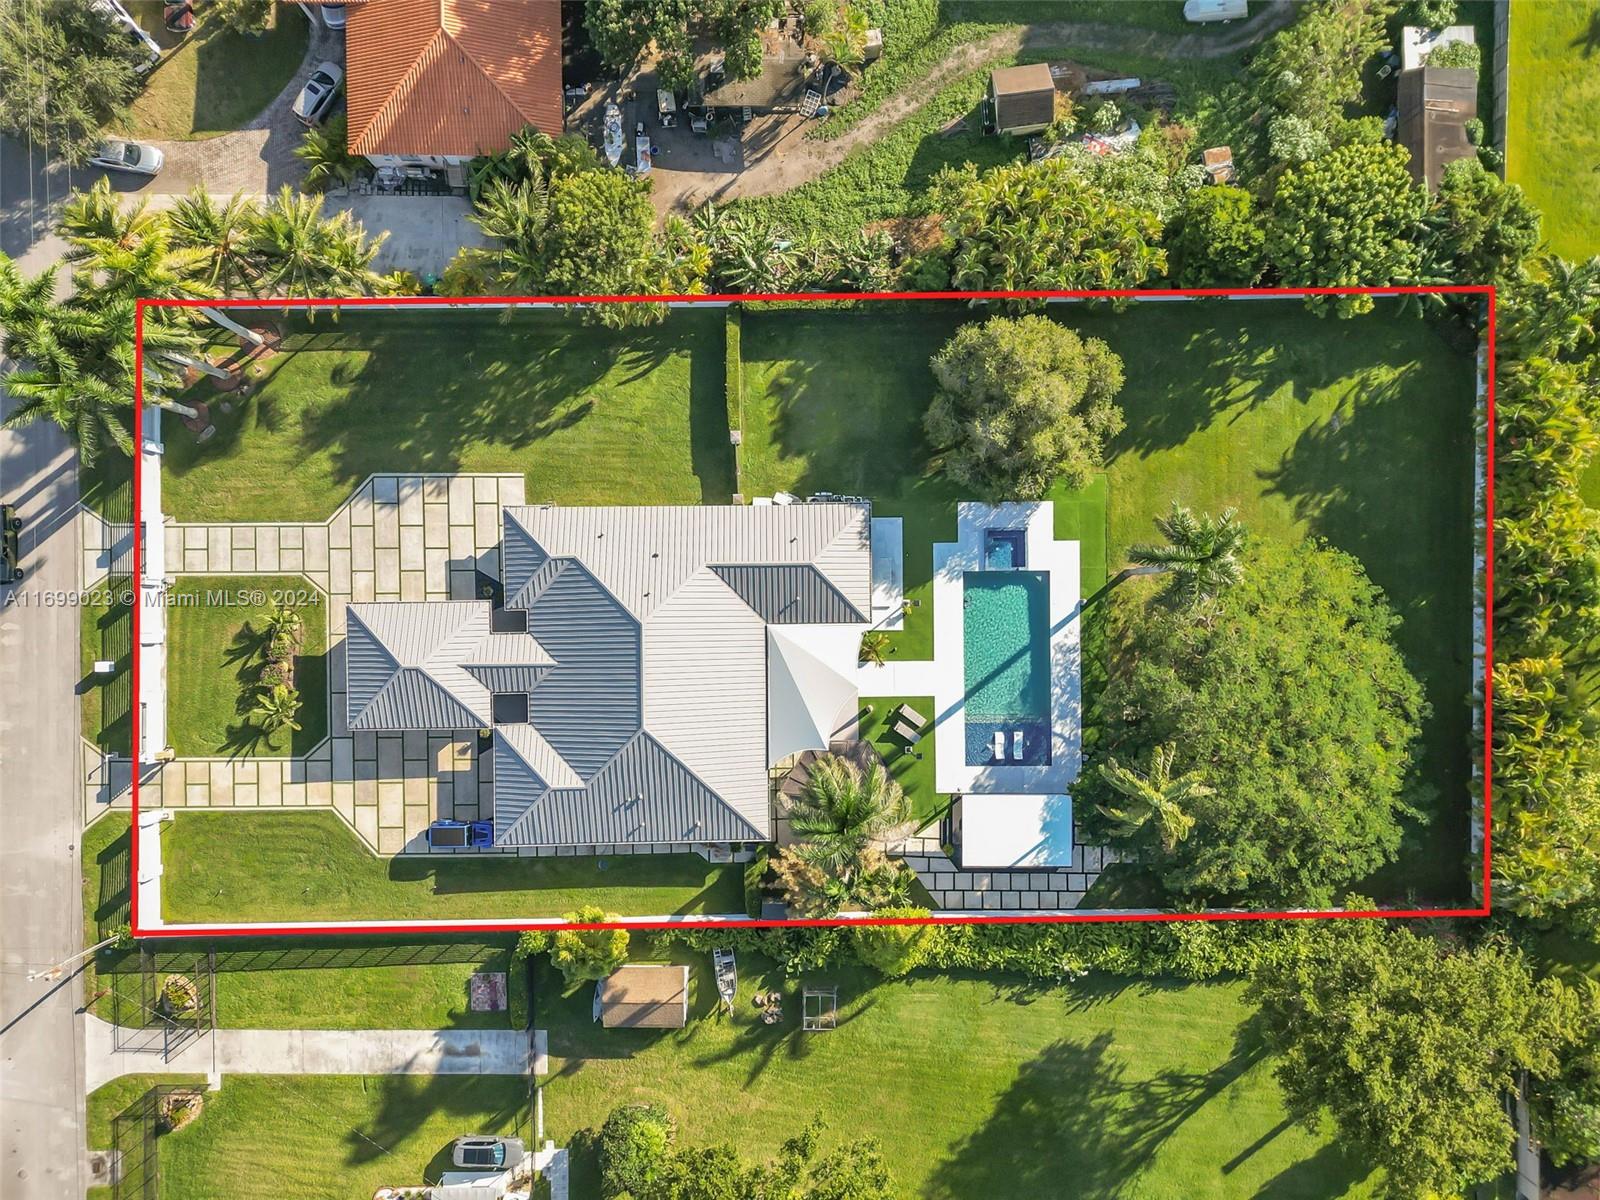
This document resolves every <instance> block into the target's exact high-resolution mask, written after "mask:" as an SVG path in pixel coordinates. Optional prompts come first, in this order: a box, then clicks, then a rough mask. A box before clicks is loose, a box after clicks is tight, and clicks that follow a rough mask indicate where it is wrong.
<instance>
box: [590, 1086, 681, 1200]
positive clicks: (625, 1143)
mask: <svg viewBox="0 0 1600 1200" xmlns="http://www.w3.org/2000/svg"><path fill="white" fill-rule="evenodd" d="M672 1138H673V1125H672V1118H671V1117H669V1116H667V1110H666V1109H664V1108H662V1107H661V1106H660V1105H659V1104H629V1105H627V1106H626V1107H623V1108H618V1109H614V1110H613V1111H612V1113H611V1115H610V1116H608V1117H607V1118H606V1120H605V1124H603V1125H602V1126H600V1138H599V1143H600V1144H599V1158H600V1195H601V1196H603V1197H606V1198H607V1200H615V1198H617V1197H625V1196H632V1195H644V1194H645V1189H646V1187H648V1185H649V1183H650V1180H651V1179H652V1178H653V1177H654V1176H655V1173H656V1172H657V1171H658V1170H660V1168H661V1164H662V1161H663V1160H664V1159H665V1158H666V1157H667V1154H668V1153H669V1152H670V1150H671V1149H672Z"/></svg>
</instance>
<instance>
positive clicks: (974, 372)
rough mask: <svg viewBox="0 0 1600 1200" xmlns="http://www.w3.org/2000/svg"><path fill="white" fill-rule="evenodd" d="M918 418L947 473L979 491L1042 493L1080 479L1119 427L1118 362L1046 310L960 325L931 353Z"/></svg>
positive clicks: (1108, 350) (1104, 348)
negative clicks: (925, 398)
mask: <svg viewBox="0 0 1600 1200" xmlns="http://www.w3.org/2000/svg"><path fill="white" fill-rule="evenodd" d="M932 365H933V377H934V380H935V381H936V382H937V383H938V385H939V390H938V392H937V393H936V394H935V395H934V398H933V403H932V404H931V405H929V407H928V411H927V414H926V416H925V417H924V425H925V427H926V429H927V432H928V437H929V439H930V440H931V441H932V442H933V444H934V445H935V446H938V447H940V448H942V450H943V454H942V456H941V462H942V465H943V468H944V470H945V472H946V473H947V474H948V475H949V476H950V477H951V478H952V479H954V480H955V481H956V482H957V483H959V484H961V485H963V486H965V487H969V488H972V489H973V490H975V491H977V492H979V493H980V494H982V495H986V496H1002V497H1013V498H1014V497H1018V496H1021V497H1026V498H1029V499H1035V498H1038V497H1040V496H1043V495H1045V494H1046V493H1047V492H1048V491H1049V490H1050V489H1051V487H1052V486H1054V484H1055V482H1056V481H1057V480H1058V479H1061V480H1065V481H1066V483H1067V484H1068V485H1070V486H1072V487H1082V486H1083V485H1084V484H1085V483H1086V482H1088V478H1089V474H1090V472H1092V471H1094V470H1095V469H1096V468H1098V467H1099V466H1100V464H1101V462H1102V460H1103V458H1104V455H1105V447H1106V442H1107V440H1108V439H1110V438H1111V437H1112V436H1114V435H1115V434H1116V433H1117V432H1118V431H1119V430H1120V429H1121V428H1122V410H1121V409H1120V408H1118V407H1117V405H1116V403H1115V401H1116V396H1117V393H1118V392H1119V391H1121V390H1122V360H1121V359H1120V358H1118V357H1117V356H1116V355H1115V354H1114V353H1112V351H1111V348H1110V347H1109V346H1107V345H1106V344H1105V343H1104V342H1102V341H1101V340H1100V339H1099V338H1081V337H1079V336H1078V335H1077V334H1076V333H1074V332H1073V331H1072V330H1070V329H1068V328H1066V326H1064V325H1059V324H1057V323H1056V322H1055V321H1053V320H1051V319H1050V318H1049V317H1043V316H1024V317H1016V318H1011V317H992V318H990V319H989V320H987V321H984V322H982V323H981V324H979V323H973V324H969V325H964V326H962V327H961V329H960V330H958V331H957V332H956V335H955V336H954V337H953V338H951V339H950V340H949V341H948V342H946V343H945V345H944V348H943V349H942V350H940V351H939V353H938V354H937V355H936V356H935V357H934V359H933V364H932Z"/></svg>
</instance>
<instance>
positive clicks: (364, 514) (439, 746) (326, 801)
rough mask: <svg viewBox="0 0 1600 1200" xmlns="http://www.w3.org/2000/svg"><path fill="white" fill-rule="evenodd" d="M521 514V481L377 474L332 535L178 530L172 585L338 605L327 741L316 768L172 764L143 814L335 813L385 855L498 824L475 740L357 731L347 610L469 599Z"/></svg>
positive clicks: (260, 529) (223, 527) (324, 530)
mask: <svg viewBox="0 0 1600 1200" xmlns="http://www.w3.org/2000/svg"><path fill="white" fill-rule="evenodd" d="M521 503H523V478H522V476H521V475H510V474H506V475H375V476H373V477H371V478H370V479H368V480H367V481H366V482H365V483H363V484H362V485H361V486H360V487H359V488H357V489H356V491H355V493H354V495H352V497H351V498H350V499H349V500H348V501H347V502H346V503H344V504H343V505H341V506H340V508H339V510H338V511H337V512H336V513H334V515H333V516H332V517H330V518H329V519H328V520H327V521H323V522H284V523H259V524H243V523H241V524H191V523H184V522H176V521H169V522H168V523H167V538H166V556H167V557H166V565H167V572H168V574H169V575H180V576H181V575H217V576H227V575H293V574H298V575H304V576H306V577H307V578H309V579H310V580H311V581H312V582H313V583H315V584H316V585H317V587H318V588H320V589H321V590H322V592H323V593H324V594H325V595H326V596H327V597H328V614H327V615H328V680H329V689H330V690H329V698H330V700H329V710H328V720H329V726H330V730H329V732H330V737H329V738H328V739H327V741H325V742H323V743H322V744H321V745H320V746H319V747H317V749H316V750H314V751H313V752H312V753H311V754H309V755H308V756H306V757H305V758H226V757H220V756H219V757H214V758H185V759H177V760H174V761H173V762H170V763H167V764H166V765H165V766H164V767H162V768H161V769H159V770H158V771H155V772H153V773H152V774H151V775H150V776H149V777H147V778H145V779H143V780H141V783H140V797H141V803H142V804H143V806H145V807H149V808H154V807H157V806H163V807H167V808H202V809H263V808H267V809H271V808H332V809H334V810H335V811H337V812H338V813H339V814H340V816H342V817H343V818H344V819H345V821H346V822H348V823H349V825H350V826H351V827H352V828H353V829H354V830H355V831H356V832H357V833H358V834H359V835H360V836H361V838H362V840H363V841H365V842H366V843H367V844H368V845H369V846H371V847H372V848H373V849H374V850H376V851H377V852H378V853H380V854H398V853H401V852H402V851H405V850H411V851H420V850H423V849H426V846H425V844H424V841H423V834H424V831H425V830H426V829H427V827H428V824H429V823H430V822H431V821H433V820H434V819H435V818H451V819H454V820H463V821H464V820H478V819H480V817H487V816H488V815H489V814H490V812H491V810H492V807H493V795H492V792H493V787H492V782H491V780H490V778H489V768H490V759H489V758H487V757H485V758H483V759H482V760H480V759H479V757H478V753H477V739H476V738H474V737H471V736H468V737H465V738H451V737H449V736H447V735H441V734H429V733H423V732H420V731H418V732H410V733H405V734H398V733H397V734H382V735H380V734H375V733H356V734H352V733H351V732H350V730H349V728H348V726H347V725H346V724H345V712H346V709H345V694H344V690H343V686H342V684H343V679H344V670H343V641H344V630H345V606H346V605H348V604H350V603H352V602H361V601H369V600H444V599H455V600H461V599H471V598H472V597H473V596H475V595H476V594H477V582H476V579H477V575H476V573H477V572H478V571H483V572H484V573H485V574H488V575H493V576H495V577H497V578H498V576H499V573H500V572H499V555H500V549H499V547H500V509H501V506H502V505H507V504H512V505H516V504H521ZM91 524H93V522H87V521H86V526H88V525H91ZM96 553H99V554H100V555H101V557H100V558H99V559H97V560H96V561H104V554H103V551H97V550H91V549H86V550H85V557H86V559H87V558H89V557H90V556H92V555H94V554H96ZM224 585H225V581H223V580H219V587H221V586H224ZM180 619H181V618H180ZM91 786H92V788H93V790H95V791H98V790H99V787H98V785H97V784H95V785H91ZM472 853H482V851H473V852H472ZM501 853H513V851H502V852H501Z"/></svg>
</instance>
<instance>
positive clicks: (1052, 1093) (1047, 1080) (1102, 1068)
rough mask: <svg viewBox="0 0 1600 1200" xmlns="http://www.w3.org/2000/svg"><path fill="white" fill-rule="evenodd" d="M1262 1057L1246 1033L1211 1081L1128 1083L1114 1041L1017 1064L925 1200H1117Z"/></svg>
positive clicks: (1181, 1075) (1183, 1078)
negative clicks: (1000, 1199)
mask: <svg viewBox="0 0 1600 1200" xmlns="http://www.w3.org/2000/svg"><path fill="white" fill-rule="evenodd" d="M1264 1053H1265V1051H1264V1048H1263V1046H1262V1044H1261V1042H1260V1039H1259V1037H1257V1036H1256V1034H1255V1033H1254V1031H1253V1030H1252V1029H1251V1028H1250V1026H1249V1025H1246V1026H1243V1027H1241V1031H1240V1035H1239V1037H1238V1038H1237V1040H1236V1043H1235V1046H1234V1049H1233V1052H1232V1053H1231V1054H1230V1055H1229V1057H1228V1058H1227V1059H1226V1060H1225V1061H1223V1062H1222V1063H1220V1064H1218V1065H1217V1066H1216V1067H1213V1068H1212V1069H1211V1070H1208V1071H1165V1072H1162V1073H1160V1074H1158V1075H1156V1076H1155V1077H1153V1078H1151V1079H1148V1080H1137V1079H1134V1078H1131V1077H1130V1075H1129V1072H1128V1068H1127V1065H1126V1063H1125V1062H1124V1061H1123V1060H1122V1059H1121V1058H1119V1056H1118V1054H1117V1050H1116V1043H1115V1038H1114V1036H1113V1035H1112V1034H1111V1033H1110V1032H1104V1033H1100V1034H1098V1035H1097V1036H1095V1037H1093V1038H1090V1039H1088V1040H1086V1041H1072V1040H1068V1039H1062V1040H1060V1041H1057V1042H1054V1043H1052V1044H1051V1045H1049V1046H1047V1047H1046V1048H1045V1049H1044V1050H1042V1051H1041V1052H1040V1053H1039V1054H1037V1055H1035V1056H1034V1057H1033V1058H1032V1059H1030V1060H1029V1061H1028V1062H1026V1063H1024V1064H1022V1067H1021V1069H1020V1070H1019V1071H1018V1073H1017V1077H1016V1079H1015V1080H1014V1081H1013V1082H1012V1084H1011V1085H1010V1087H1008V1088H1007V1089H1006V1091H1005V1092H1004V1094H1002V1095H1001V1096H1000V1098H999V1100H998V1101H997V1103H996V1105H995V1108H994V1111H993V1112H992V1113H991V1114H990V1116H989V1119H988V1121H987V1122H986V1123H985V1124H984V1125H983V1127H982V1128H980V1129H978V1130H976V1131H975V1132H973V1133H971V1134H969V1135H968V1136H966V1137H965V1138H963V1139H962V1140H961V1141H960V1142H959V1143H957V1144H956V1145H955V1146H953V1147H951V1149H950V1151H949V1152H948V1153H947V1154H946V1155H945V1156H944V1159H943V1161H942V1162H941V1163H940V1164H939V1166H938V1167H937V1168H936V1169H935V1170H934V1172H933V1174H932V1175H931V1177H930V1180H929V1185H928V1188H927V1190H926V1193H925V1194H926V1195H927V1196H929V1197H935V1198H941V1200H942V1198H946V1197H948V1198H950V1200H956V1198H958V1197H959V1198H965V1197H971V1196H1008V1197H1018V1198H1022V1197H1054V1196H1059V1195H1061V1194H1062V1184H1063V1181H1065V1180H1071V1181H1072V1183H1071V1189H1072V1194H1074V1195H1080V1196H1119V1195H1124V1194H1127V1193H1128V1192H1129V1190H1130V1189H1131V1188H1133V1187H1134V1186H1135V1185H1137V1184H1138V1183H1139V1182H1140V1179H1141V1176H1142V1175H1143V1173H1144V1170H1145V1169H1146V1167H1147V1166H1148V1165H1149V1163H1150V1162H1151V1160H1152V1159H1153V1158H1154V1157H1155V1155H1156V1154H1157V1152H1158V1151H1159V1150H1160V1149H1161V1147H1162V1145H1163V1144H1164V1143H1165V1142H1166V1141H1167V1140H1168V1139H1169V1138H1170V1137H1172V1135H1173V1134H1174V1133H1176V1132H1177V1131H1178V1130H1179V1129H1180V1128H1181V1127H1182V1126H1183V1124H1184V1123H1185V1122H1186V1121H1188V1120H1189V1118H1190V1117H1192V1116H1194V1115H1195V1113H1197V1112H1198V1111H1199V1110H1200V1109H1201V1108H1202V1107H1203V1106H1204V1105H1205V1104H1206V1102H1207V1101H1209V1100H1210V1099H1212V1098H1213V1097H1214V1096H1216V1095H1217V1094H1218V1093H1219V1092H1221V1091H1222V1090H1223V1089H1224V1088H1226V1087H1227V1086H1228V1085H1229V1084H1231V1083H1232V1082H1234V1081H1235V1080H1236V1079H1238V1078H1239V1077H1240V1076H1241V1075H1243V1074H1244V1073H1245V1072H1246V1071H1247V1070H1249V1069H1250V1068H1251V1067H1252V1066H1254V1065H1255V1064H1256V1063H1257V1062H1259V1061H1260V1059H1261V1057H1262V1056H1263V1054H1264Z"/></svg>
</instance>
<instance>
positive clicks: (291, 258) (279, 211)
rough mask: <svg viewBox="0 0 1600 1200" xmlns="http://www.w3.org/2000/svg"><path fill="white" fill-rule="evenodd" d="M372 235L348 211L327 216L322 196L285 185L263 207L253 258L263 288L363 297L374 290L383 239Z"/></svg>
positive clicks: (290, 293)
mask: <svg viewBox="0 0 1600 1200" xmlns="http://www.w3.org/2000/svg"><path fill="white" fill-rule="evenodd" d="M384 236H385V235H380V236H378V237H376V238H373V239H370V240H369V239H368V238H367V235H366V231H365V230H363V229H362V228H361V226H360V225H358V224H356V222H355V219H354V218H353V217H351V215H350V213H349V211H348V210H345V211H341V212H339V213H337V214H336V215H334V216H332V217H324V216H323V215H322V197H321V196H302V195H297V194H296V193H295V192H293V191H291V190H290V188H289V186H288V185H287V184H285V185H284V186H283V189H282V190H281V191H279V193H278V194H277V195H276V196H275V197H273V200H272V203H271V204H269V205H267V207H266V208H265V209H263V210H262V212H261V217H260V219H259V220H258V221H257V222H256V224H255V228H254V230H252V232H251V236H250V258H251V262H252V263H253V264H254V267H255V271H256V275H257V278H258V279H259V280H260V286H261V289H262V291H264V292H268V293H271V294H273V295H277V296H291V297H295V296H360V295H363V294H365V293H367V292H370V291H372V290H373V288H374V285H375V283H376V281H377V276H376V275H375V274H374V273H373V270H372V260H373V258H374V257H375V256H376V255H377V253H378V247H379V246H380V245H382V243H383V237H384Z"/></svg>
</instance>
